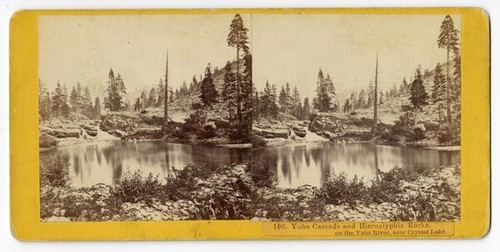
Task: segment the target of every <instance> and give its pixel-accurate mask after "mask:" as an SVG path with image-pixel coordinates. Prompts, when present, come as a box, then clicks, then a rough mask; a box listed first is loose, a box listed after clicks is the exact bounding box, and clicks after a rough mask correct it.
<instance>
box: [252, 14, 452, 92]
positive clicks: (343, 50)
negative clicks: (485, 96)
mask: <svg viewBox="0 0 500 252" xmlns="http://www.w3.org/2000/svg"><path fill="white" fill-rule="evenodd" d="M452 18H453V20H454V23H455V27H456V28H457V29H459V30H460V16H452ZM443 19H444V16H443V15H313V14H292V15H253V17H252V28H253V35H252V48H253V55H254V57H253V59H254V66H253V71H254V72H253V79H254V82H255V83H256V85H257V88H258V89H259V90H260V89H262V88H263V86H264V84H265V81H266V80H269V81H270V83H275V84H277V85H282V84H284V83H286V82H289V83H290V84H291V85H292V86H293V85H297V86H298V89H299V91H300V92H301V96H302V97H305V96H308V97H313V96H314V92H315V84H316V80H317V74H318V70H319V69H320V68H322V69H323V71H324V72H325V73H329V74H330V75H331V76H332V79H333V81H334V84H335V86H336V88H337V90H340V91H341V90H352V89H359V88H362V87H366V86H368V84H369V81H370V79H374V76H375V59H376V54H377V51H378V52H379V78H378V80H379V85H380V87H381V88H382V89H386V90H387V88H390V87H392V85H393V83H396V84H397V85H399V84H400V83H401V81H402V78H403V76H407V80H408V79H409V77H410V76H411V75H413V74H414V72H415V69H416V68H417V67H418V65H421V66H422V67H423V68H429V67H433V66H435V65H436V63H437V62H438V61H439V62H444V61H446V51H445V50H444V49H438V46H437V42H436V41H437V37H438V34H439V31H440V26H441V22H442V20H443Z"/></svg>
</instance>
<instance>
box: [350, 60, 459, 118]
mask: <svg viewBox="0 0 500 252" xmlns="http://www.w3.org/2000/svg"><path fill="white" fill-rule="evenodd" d="M441 66H442V67H443V68H445V67H446V63H442V64H441ZM445 69H446V68H445ZM426 70H427V69H426ZM426 70H423V71H422V80H423V82H424V86H425V90H426V92H427V95H428V96H429V100H428V102H429V105H428V106H424V108H423V111H422V112H420V113H418V114H417V121H419V120H425V121H433V122H437V121H438V119H439V110H438V105H437V104H432V102H431V99H430V97H431V95H432V86H433V85H434V84H433V82H434V68H432V69H431V70H428V71H426ZM450 71H452V70H451V68H450ZM424 73H427V74H424ZM445 74H446V72H445ZM408 84H411V81H410V80H408ZM409 99H410V92H409V91H406V92H404V93H402V94H399V95H398V96H396V97H391V98H390V99H386V100H384V101H383V103H382V104H379V106H378V118H379V120H380V121H382V122H383V123H386V124H393V123H394V121H396V120H398V119H399V116H400V115H402V114H403V113H402V111H401V107H402V106H403V105H410V100H409ZM443 112H445V111H443ZM356 113H357V115H358V116H360V117H368V118H372V117H373V106H371V107H370V108H366V109H359V110H356ZM424 118H425V119H424Z"/></svg>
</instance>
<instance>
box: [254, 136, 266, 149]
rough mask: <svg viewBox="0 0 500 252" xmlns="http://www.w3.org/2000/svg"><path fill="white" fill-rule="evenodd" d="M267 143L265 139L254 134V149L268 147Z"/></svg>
mask: <svg viewBox="0 0 500 252" xmlns="http://www.w3.org/2000/svg"><path fill="white" fill-rule="evenodd" d="M266 145H267V142H266V140H264V138H263V137H261V136H259V135H256V134H252V147H254V148H259V147H266Z"/></svg>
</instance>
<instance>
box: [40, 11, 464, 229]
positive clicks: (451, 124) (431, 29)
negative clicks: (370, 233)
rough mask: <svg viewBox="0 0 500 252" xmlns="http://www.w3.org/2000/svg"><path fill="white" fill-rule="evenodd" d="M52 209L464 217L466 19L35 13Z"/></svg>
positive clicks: (43, 149)
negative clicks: (463, 54) (463, 35)
mask: <svg viewBox="0 0 500 252" xmlns="http://www.w3.org/2000/svg"><path fill="white" fill-rule="evenodd" d="M38 22H39V23H38V29H39V30H38V34H39V35H38V36H39V40H38V48H39V69H38V71H39V73H38V76H39V79H38V87H39V92H38V112H39V114H38V121H39V128H38V129H39V158H40V169H39V172H40V221H42V222H69V221H71V222H98V221H169V220H251V221H264V222H265V221H450V222H453V221H460V219H461V214H460V213H461V197H460V195H461V193H460V179H461V176H460V174H461V172H460V171H461V169H460V168H461V165H460V164H461V163H460V149H461V148H460V146H461V39H460V38H461V31H460V27H461V16H460V15H459V14H455V15H404V14H401V15H376V14H255V13H251V14H245V13H241V14H239V13H233V14H176V15H174V14H161V15H151V14H147V15H75V16H72V15H53V16H40V17H39V21H38Z"/></svg>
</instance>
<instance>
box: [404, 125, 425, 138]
mask: <svg viewBox="0 0 500 252" xmlns="http://www.w3.org/2000/svg"><path fill="white" fill-rule="evenodd" d="M422 139H425V131H424V130H423V129H422V128H419V127H415V128H413V130H412V131H411V134H409V135H408V140H409V141H410V142H414V141H419V140H422Z"/></svg>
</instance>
